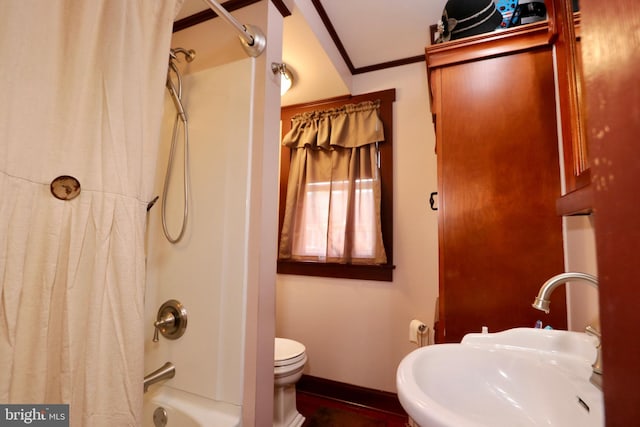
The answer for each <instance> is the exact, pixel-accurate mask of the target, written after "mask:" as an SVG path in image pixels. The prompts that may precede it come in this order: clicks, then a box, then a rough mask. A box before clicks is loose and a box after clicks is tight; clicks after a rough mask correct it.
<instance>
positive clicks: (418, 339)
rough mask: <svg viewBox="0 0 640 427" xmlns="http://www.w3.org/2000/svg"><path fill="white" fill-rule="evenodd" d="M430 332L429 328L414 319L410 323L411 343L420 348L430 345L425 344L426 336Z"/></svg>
mask: <svg viewBox="0 0 640 427" xmlns="http://www.w3.org/2000/svg"><path fill="white" fill-rule="evenodd" d="M428 332H429V327H428V326H427V325H426V324H425V323H424V322H422V321H421V320H418V319H413V320H412V321H411V322H410V323H409V342H413V343H416V344H418V345H419V346H420V347H422V346H424V345H426V344H428V342H426V343H425V342H424V336H425V335H426V334H427V333H428Z"/></svg>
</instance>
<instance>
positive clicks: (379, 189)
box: [278, 89, 395, 281]
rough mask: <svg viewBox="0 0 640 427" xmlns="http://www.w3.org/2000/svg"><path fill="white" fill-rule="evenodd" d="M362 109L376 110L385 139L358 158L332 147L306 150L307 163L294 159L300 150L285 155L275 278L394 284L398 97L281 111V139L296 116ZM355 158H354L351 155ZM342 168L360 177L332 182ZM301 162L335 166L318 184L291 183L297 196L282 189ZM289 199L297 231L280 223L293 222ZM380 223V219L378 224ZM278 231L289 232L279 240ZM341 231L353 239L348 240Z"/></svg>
mask: <svg viewBox="0 0 640 427" xmlns="http://www.w3.org/2000/svg"><path fill="white" fill-rule="evenodd" d="M367 101H368V102H369V103H376V105H379V106H378V108H377V111H378V116H379V117H380V120H381V121H382V125H383V126H382V128H383V129H382V130H383V132H384V136H383V137H381V138H380V140H381V141H380V143H379V144H378V143H372V144H366V146H364V147H358V149H357V150H354V149H353V147H344V148H343V147H341V146H339V147H337V148H334V147H333V146H332V150H310V149H309V150H304V151H306V154H304V156H305V158H304V159H303V158H302V156H299V157H296V156H297V154H296V153H298V152H302V151H303V150H301V149H299V148H298V149H290V148H289V147H286V146H283V147H282V154H281V166H280V216H279V220H280V224H279V225H280V227H279V230H280V234H279V239H280V240H279V243H280V246H281V251H280V256H279V260H278V273H284V274H300V275H313V276H324V277H343V278H354V279H366V280H383V281H391V280H392V271H393V248H392V243H393V228H392V224H393V215H392V214H393V210H392V202H393V194H392V190H393V182H392V177H393V161H392V160H393V159H392V153H393V143H392V142H393V141H392V137H393V127H392V107H393V102H394V101H395V90H394V89H391V90H386V91H381V92H375V93H370V94H366V95H359V96H346V97H341V98H333V99H329V100H325V101H319V102H315V103H312V104H304V105H297V106H293V107H285V108H283V109H282V133H283V136H284V135H286V134H287V133H288V132H289V131H290V130H291V128H292V118H293V117H294V116H296V115H300V114H307V115H309V114H315V113H316V112H317V113H320V112H327V111H329V110H332V109H340V108H343V107H344V106H350V107H353V106H354V105H360V104H361V103H365V104H366V103H367ZM362 105H364V104H362ZM347 108H349V107H347ZM299 117H300V116H298V117H296V120H298V118H299ZM285 142H286V141H285ZM356 152H357V155H356V154H349V153H356ZM345 161H350V162H352V164H351V166H350V167H349V168H348V169H350V170H357V171H358V172H357V176H353V175H352V176H350V177H347V176H337V175H336V172H335V171H336V170H337V169H336V168H335V164H336V163H339V162H345ZM303 162H329V163H328V164H331V162H333V166H329V167H328V168H329V169H330V170H332V172H328V175H323V173H319V174H318V175H315V176H306V175H308V174H309V172H305V173H303V175H304V176H305V180H306V183H305V185H304V186H302V185H300V186H299V185H296V183H295V182H294V184H292V186H293V187H294V188H287V187H288V182H289V174H290V173H292V175H293V176H297V175H296V174H298V173H299V170H300V169H299V168H301V167H306V166H304V165H305V164H306V163H303ZM378 165H379V168H378ZM325 169H326V168H325ZM306 170H307V169H305V171H306ZM289 191H291V192H295V197H294V199H295V200H296V206H299V210H298V211H297V213H296V215H297V217H296V218H297V220H296V221H295V223H293V224H294V225H291V224H292V223H291V218H289V217H287V218H286V220H285V215H292V213H291V212H290V213H288V214H286V210H287V209H286V205H287V198H291V197H293V196H292V195H291V194H289V195H288V192H289ZM298 201H299V202H300V203H298ZM289 204H291V201H289ZM376 210H377V211H378V212H376ZM290 211H292V209H291V208H290ZM327 218H328V220H327ZM347 218H351V220H347ZM377 218H380V219H379V222H378V220H377ZM283 224H286V225H285V232H284V233H283V232H282V230H283ZM346 229H349V230H350V232H348V233H345V230H346ZM294 235H295V237H294ZM345 235H346V236H347V237H346V239H347V241H345ZM282 248H285V249H284V250H283V249H282Z"/></svg>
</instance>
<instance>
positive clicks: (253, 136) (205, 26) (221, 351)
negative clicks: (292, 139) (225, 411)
mask: <svg viewBox="0 0 640 427" xmlns="http://www.w3.org/2000/svg"><path fill="white" fill-rule="evenodd" d="M233 15H234V17H236V19H237V20H239V21H240V22H243V23H246V24H251V25H255V26H257V27H258V28H260V29H261V30H262V31H263V32H264V33H265V35H266V37H267V40H268V43H267V47H266V50H265V51H264V52H263V53H262V54H261V55H260V56H259V57H258V58H252V59H248V58H247V55H246V54H245V52H244V50H243V49H242V47H241V44H240V42H239V41H238V37H237V34H236V33H235V32H234V31H233V30H232V29H231V28H230V27H229V26H228V24H226V23H225V22H224V21H222V20H221V19H213V20H210V21H207V22H205V23H202V24H199V25H196V26H194V27H191V28H188V29H186V30H183V31H180V32H178V33H175V34H174V37H173V40H172V46H173V47H177V46H181V47H184V48H188V49H194V50H195V51H196V55H197V58H196V60H195V61H194V62H192V63H190V64H188V65H187V64H181V65H182V67H184V68H182V67H181V69H186V70H187V72H188V73H190V74H193V78H194V82H196V83H198V82H199V83H202V85H201V86H203V85H205V86H207V87H206V88H202V89H203V90H204V92H203V93H202V94H198V95H196V96H195V97H194V98H192V99H191V100H188V99H187V100H186V107H187V110H188V112H187V113H188V114H189V117H190V126H191V128H190V129H191V159H192V169H195V168H196V167H198V166H196V165H198V164H199V167H200V169H201V170H200V172H197V173H196V172H193V173H192V177H191V184H192V188H193V189H194V190H193V192H194V193H195V194H194V196H193V202H192V204H191V205H190V207H191V208H193V210H192V215H193V219H192V222H191V223H190V225H189V228H190V231H189V234H188V235H187V236H186V237H185V245H186V246H188V247H181V246H179V245H178V246H176V247H173V248H171V249H172V250H174V251H175V252H176V253H177V254H178V256H179V257H181V258H182V260H183V263H182V264H181V265H180V266H179V267H176V268H177V271H176V272H172V273H171V274H172V275H173V277H172V278H171V280H169V278H168V277H167V276H165V275H163V274H161V272H154V273H152V275H155V276H154V277H152V278H151V279H150V281H149V288H148V294H147V301H154V300H155V301H157V302H158V303H159V304H161V303H162V302H163V299H164V298H167V297H171V298H177V299H181V298H183V297H182V296H181V295H182V294H183V291H182V290H183V289H189V288H190V287H191V286H194V284H193V282H194V281H198V282H200V285H198V286H201V289H200V290H197V291H196V292H195V293H194V294H193V295H191V291H186V292H184V293H185V294H186V295H187V296H186V297H184V301H183V303H184V304H185V306H186V307H187V310H189V311H190V314H189V325H188V327H187V331H186V333H185V335H184V336H183V338H181V339H180V340H178V341H177V342H171V343H169V342H167V340H163V338H162V337H161V338H160V341H161V342H160V343H159V344H161V346H159V347H158V348H160V349H161V350H160V351H156V352H155V353H153V351H152V350H153V348H154V347H153V344H154V343H151V333H152V328H151V323H149V326H148V328H149V330H148V333H147V335H148V336H147V341H146V343H145V345H146V346H147V348H148V350H147V353H148V354H147V355H146V360H145V363H146V366H147V367H148V370H149V371H150V370H152V369H155V367H156V366H155V365H156V364H157V365H158V366H160V365H161V364H162V363H164V362H165V361H166V360H167V359H168V358H169V359H170V358H174V356H175V357H176V360H179V359H178V358H180V359H181V360H183V361H185V365H183V367H182V369H181V366H180V365H179V364H178V363H176V369H177V371H176V377H175V378H174V379H173V380H171V381H172V382H171V385H172V386H174V387H178V388H181V389H187V388H193V390H194V391H191V392H196V393H198V394H201V395H202V396H207V397H209V396H214V398H215V399H223V401H224V402H231V404H233V405H241V408H240V411H241V412H240V413H241V418H242V420H241V423H242V425H247V426H251V425H267V424H268V423H270V422H271V419H272V415H273V337H274V335H275V301H274V298H275V296H274V295H275V292H274V287H275V268H276V265H275V261H274V260H275V257H276V252H275V249H276V247H277V191H278V178H277V177H278V171H277V169H278V135H279V116H280V115H279V110H280V90H279V80H278V78H276V76H274V75H273V74H272V73H271V71H270V68H269V67H270V64H271V62H280V61H281V57H282V50H281V49H282V23H283V18H282V15H281V14H280V13H279V12H278V11H277V10H276V8H275V6H273V4H272V2H259V3H255V4H252V5H251V6H248V7H244V8H242V9H239V10H236V11H234V12H233ZM200 72H202V74H200ZM201 79H204V80H206V81H204V80H202V81H201ZM209 80H211V81H209ZM190 83H192V82H185V87H188V85H189V84H190ZM199 89H200V88H197V89H194V90H199ZM185 98H189V94H188V92H187V94H185ZM209 98H215V99H209ZM198 100H199V101H198ZM200 101H201V102H202V103H203V104H204V105H203V106H200V107H198V106H197V105H194V104H193V102H200ZM214 104H215V105H214ZM196 110H198V112H196ZM169 111H173V110H171V109H170V110H169ZM193 115H195V117H193ZM198 115H200V117H201V119H202V120H198V118H197V117H198ZM197 134H201V135H204V141H200V142H197V137H196V135H197ZM203 146H204V149H205V150H215V158H211V155H210V154H211V152H208V151H207V152H201V151H198V149H202V148H203ZM218 150H222V153H220V152H218ZM167 153H168V150H167V151H165V156H166V155H167ZM179 164H180V162H179V161H178V162H177V165H179ZM159 165H160V169H161V170H162V173H163V172H164V169H165V167H166V163H165V160H164V159H161V160H160V163H159ZM176 169H177V170H178V171H179V170H180V168H179V167H178V166H176ZM220 180H221V181H220ZM158 182H159V181H158ZM175 182H178V183H179V182H180V180H179V178H177V179H176V181H175ZM216 182H218V184H216ZM196 189H197V190H196ZM203 200H204V201H203ZM159 206H160V204H158V205H156V207H154V208H153V209H152V213H151V214H155V215H158V211H159V209H160V208H159ZM174 209H177V211H178V212H179V213H181V205H178V207H177V208H175V206H174ZM154 210H156V212H153V211H154ZM157 220H158V218H156V223H155V225H154V227H155V230H154V231H150V234H153V235H154V238H155V239H161V237H160V236H161V234H160V229H159V223H158V222H157ZM198 221H199V222H200V223H202V222H204V223H205V224H204V225H200V226H199V225H198ZM203 234H204V236H203ZM189 238H190V239H192V240H193V241H195V240H198V241H200V242H201V244H202V245H203V247H200V248H196V247H195V246H189V245H191V243H192V240H189ZM163 244H164V243H163ZM149 249H150V250H151V249H152V245H149ZM190 250H192V251H194V252H195V253H190V254H189V251H190ZM167 260H168V259H167V257H158V258H156V261H155V262H157V263H158V264H164V263H166V262H167ZM163 268H164V266H163ZM149 270H150V271H152V268H149ZM193 270H197V271H193ZM240 272H242V274H240ZM194 276H197V279H193V277H194ZM189 278H192V279H193V280H189ZM154 281H156V282H157V281H162V282H163V283H169V282H171V283H172V286H174V288H173V289H172V290H171V291H167V289H165V288H164V285H162V286H158V285H154V284H153V282H154ZM169 286H170V285H166V288H168V287H169ZM160 288H162V289H163V290H162V291H160V290H159V289H160ZM161 292H164V294H161ZM203 308H206V310H203ZM156 311H157V304H156V303H155V302H150V303H149V304H148V307H147V308H146V317H147V318H148V319H149V320H148V321H149V322H151V321H152V320H153V317H154V316H155V312H156ZM192 313H193V315H192ZM203 316H205V318H204V319H203ZM189 335H192V338H191V341H190V342H189V343H188V345H184V344H187V343H186V342H185V341H184V340H185V339H186V338H187V337H188V336H189ZM163 348H164V349H163ZM203 351H204V352H206V353H207V354H206V355H200V354H197V353H202V352H203ZM149 353H153V354H149ZM174 363H175V360H174Z"/></svg>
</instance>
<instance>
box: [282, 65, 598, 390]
mask: <svg viewBox="0 0 640 427" xmlns="http://www.w3.org/2000/svg"><path fill="white" fill-rule="evenodd" d="M394 87H395V88H396V90H397V96H396V97H397V100H396V103H395V106H394V143H395V151H394V159H395V164H394V180H395V184H394V185H395V188H394V258H395V259H394V261H395V264H396V270H395V271H394V281H393V282H392V283H380V282H367V281H358V280H346V279H324V278H314V277H303V276H289V275H279V276H278V278H277V286H276V313H277V314H276V334H277V335H278V336H283V337H288V338H293V339H296V340H298V341H300V342H302V343H303V344H304V345H305V346H306V347H307V353H308V356H309V361H308V365H307V367H306V370H305V373H306V374H309V375H313V376H318V377H322V378H328V379H332V380H335V381H341V382H346V383H349V384H356V385H360V386H363V387H370V388H373V389H381V390H387V391H395V390H396V388H395V372H396V368H397V365H398V363H399V362H400V360H401V359H402V358H403V357H404V356H405V355H406V354H407V353H409V352H410V351H412V350H413V349H415V348H416V345H415V344H410V343H409V342H408V327H409V322H410V321H411V319H413V318H418V319H420V320H423V321H424V322H425V323H427V324H428V325H429V327H430V328H433V319H434V315H435V301H436V297H437V294H438V270H437V268H438V264H437V263H438V241H437V240H438V234H437V215H436V212H432V211H431V210H430V209H429V205H428V200H427V199H428V196H429V193H430V192H431V191H435V190H436V189H437V180H436V156H435V154H434V143H435V136H434V130H433V125H432V123H431V113H430V110H429V106H428V99H429V98H428V92H427V84H426V72H425V64H424V63H419V64H413V65H406V66H403V67H397V68H392V69H389V70H383V71H378V72H373V73H367V74H364V75H357V76H354V82H353V90H352V93H353V94H354V95H355V94H361V93H367V92H372V91H376V90H383V89H389V88H394ZM564 231H565V265H566V266H567V268H566V270H567V271H583V272H587V273H592V274H595V273H596V271H595V270H596V259H595V243H594V239H593V227H592V223H591V219H590V217H588V216H581V217H569V218H565V220H564ZM541 285H542V284H541ZM571 286H572V287H570V288H569V291H568V309H569V325H570V329H572V330H578V331H582V330H584V327H585V326H586V325H587V324H596V325H597V318H598V314H597V313H598V308H597V292H596V290H595V289H594V288H592V287H590V286H585V285H584V284H582V283H578V284H574V285H571ZM532 298H533V295H532Z"/></svg>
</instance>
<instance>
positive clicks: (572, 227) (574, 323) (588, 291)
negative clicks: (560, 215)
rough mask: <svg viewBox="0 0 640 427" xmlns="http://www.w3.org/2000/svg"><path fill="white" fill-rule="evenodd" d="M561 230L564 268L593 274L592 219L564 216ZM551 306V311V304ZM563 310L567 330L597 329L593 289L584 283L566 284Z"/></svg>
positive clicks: (594, 290) (598, 320)
mask: <svg viewBox="0 0 640 427" xmlns="http://www.w3.org/2000/svg"><path fill="white" fill-rule="evenodd" d="M564 232H565V236H564V239H565V240H564V247H565V266H566V268H565V269H566V271H581V272H584V273H589V274H593V275H595V276H597V273H598V272H597V265H596V261H597V260H596V247H595V236H594V229H593V218H592V217H591V216H572V217H566V218H564ZM552 304H553V302H552ZM551 309H552V310H553V307H551ZM567 313H568V317H569V319H568V320H569V324H568V326H569V330H572V331H579V332H583V331H584V329H585V327H586V326H587V325H591V326H594V327H595V328H596V329H598V330H600V317H599V314H598V313H599V311H598V291H597V289H595V288H594V287H593V286H590V285H588V284H586V283H584V282H582V283H571V284H569V286H568V287H567Z"/></svg>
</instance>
